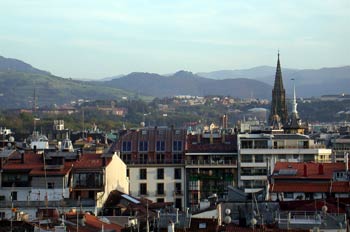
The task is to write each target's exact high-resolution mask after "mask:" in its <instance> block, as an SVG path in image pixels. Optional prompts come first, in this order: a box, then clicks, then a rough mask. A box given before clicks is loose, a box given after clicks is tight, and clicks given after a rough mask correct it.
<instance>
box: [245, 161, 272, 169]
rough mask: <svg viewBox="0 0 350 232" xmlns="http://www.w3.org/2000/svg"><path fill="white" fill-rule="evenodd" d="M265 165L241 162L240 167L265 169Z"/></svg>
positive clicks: (263, 163) (262, 163)
mask: <svg viewBox="0 0 350 232" xmlns="http://www.w3.org/2000/svg"><path fill="white" fill-rule="evenodd" d="M266 166H267V164H266V163H265V162H244V161H242V162H241V167H242V168H245V167H257V168H265V167H266Z"/></svg>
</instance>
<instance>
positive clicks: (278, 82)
mask: <svg viewBox="0 0 350 232" xmlns="http://www.w3.org/2000/svg"><path fill="white" fill-rule="evenodd" d="M274 89H283V80H282V70H281V63H280V51H278V54H277V67H276V75H275V86H274Z"/></svg>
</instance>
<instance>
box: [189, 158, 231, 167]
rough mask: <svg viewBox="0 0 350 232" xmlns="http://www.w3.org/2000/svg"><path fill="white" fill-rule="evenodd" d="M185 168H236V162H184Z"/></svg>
mask: <svg viewBox="0 0 350 232" xmlns="http://www.w3.org/2000/svg"><path fill="white" fill-rule="evenodd" d="M185 164H186V168H204V167H208V168H223V167H228V168H237V160H216V161H214V160H186V162H185Z"/></svg>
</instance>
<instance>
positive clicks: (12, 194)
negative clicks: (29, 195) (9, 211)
mask: <svg viewBox="0 0 350 232" xmlns="http://www.w3.org/2000/svg"><path fill="white" fill-rule="evenodd" d="M11 198H12V199H11V200H12V201H17V192H11Z"/></svg>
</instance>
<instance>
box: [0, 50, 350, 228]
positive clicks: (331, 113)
mask: <svg viewBox="0 0 350 232" xmlns="http://www.w3.org/2000/svg"><path fill="white" fill-rule="evenodd" d="M271 85H272V86H273V89H272V92H271V98H268V99H264V98H256V97H254V96H251V97H244V98H237V97H231V96H219V95H206V96H191V95H174V96H173V97H162V98H161V97H157V98H154V99H151V100H149V99H148V100H147V99H146V100H145V99H141V98H139V97H137V96H123V97H121V98H119V99H118V100H106V99H103V100H91V99H84V98H81V99H77V100H75V101H70V102H69V103H64V104H60V105H50V106H48V105H46V106H45V105H44V104H42V105H39V104H38V102H39V101H44V100H42V99H40V95H39V94H38V93H37V89H36V88H33V90H32V93H31V94H32V97H31V101H30V103H28V105H29V107H23V106H22V105H21V106H20V107H17V108H16V107H11V108H9V109H7V110H2V112H1V114H0V126H1V128H0V147H1V151H0V168H1V171H0V184H1V185H0V218H1V221H0V225H1V228H0V231H59V232H61V231H82V232H84V231H111V232H112V231H115V232H121V231H130V232H131V231H147V232H149V231H154V232H156V231H158V232H159V231H349V228H350V227H349V217H350V172H349V167H350V165H349V152H350V122H349V121H350V108H349V102H350V95H349V94H347V93H339V94H336V95H323V96H321V97H318V98H316V97H313V98H302V97H298V96H297V94H298V88H297V86H296V85H295V84H294V83H293V88H292V92H286V89H285V87H284V80H283V75H282V68H281V61H280V55H279V54H278V57H277V65H276V74H275V79H274V83H271Z"/></svg>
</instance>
